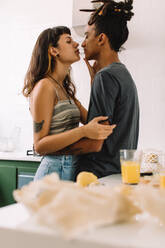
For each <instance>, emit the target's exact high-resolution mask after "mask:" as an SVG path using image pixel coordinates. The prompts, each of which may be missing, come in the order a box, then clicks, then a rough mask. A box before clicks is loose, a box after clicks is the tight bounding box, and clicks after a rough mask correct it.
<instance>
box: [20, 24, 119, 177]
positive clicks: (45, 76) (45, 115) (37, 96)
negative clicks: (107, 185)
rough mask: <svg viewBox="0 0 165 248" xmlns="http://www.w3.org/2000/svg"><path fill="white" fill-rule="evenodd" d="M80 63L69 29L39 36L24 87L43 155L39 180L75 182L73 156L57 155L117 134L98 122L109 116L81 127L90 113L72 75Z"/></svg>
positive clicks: (37, 147) (37, 148)
mask: <svg viewBox="0 0 165 248" xmlns="http://www.w3.org/2000/svg"><path fill="white" fill-rule="evenodd" d="M78 60H80V56H79V50H78V43H77V42H75V41H74V40H73V39H72V37H71V32H70V30H69V29H68V28H67V27H63V26H58V27H55V28H49V29H46V30H45V31H43V32H42V33H41V34H40V36H39V37H38V40H37V42H36V44H35V47H34V50H33V53H32V58H31V62H30V66H29V69H28V71H27V74H26V77H25V81H24V88H23V94H24V96H25V97H29V98H30V112H31V115H32V118H33V124H34V131H33V139H34V150H35V151H36V152H37V153H39V154H40V155H43V159H42V161H41V164H40V166H39V169H38V170H37V173H36V176H35V180H36V179H40V178H42V177H43V176H45V175H46V174H49V173H52V172H57V173H58V174H59V176H60V178H61V179H63V180H73V179H74V170H75V168H74V167H72V156H71V155H54V154H55V153H56V154H58V152H59V151H61V150H63V149H64V148H66V147H68V146H69V145H71V144H73V143H75V142H77V141H79V140H80V139H82V138H84V137H87V138H89V139H93V140H94V142H95V143H96V141H95V140H98V144H99V140H103V139H106V138H107V137H108V136H109V135H110V134H111V133H112V131H113V128H114V126H110V125H101V124H99V123H98V122H99V121H101V120H105V119H106V117H97V118H95V119H94V120H92V121H91V122H89V123H88V124H86V125H84V126H81V127H78V125H79V122H81V123H83V124H85V123H86V119H87V111H86V109H85V108H84V107H83V106H82V105H81V104H80V102H79V101H78V100H77V99H76V97H75V87H74V85H73V83H72V82H71V79H70V76H69V71H70V66H71V64H72V63H74V62H76V61H78ZM95 149H96V150H97V149H98V148H96V147H95ZM89 152H90V151H89ZM59 154H60V152H59Z"/></svg>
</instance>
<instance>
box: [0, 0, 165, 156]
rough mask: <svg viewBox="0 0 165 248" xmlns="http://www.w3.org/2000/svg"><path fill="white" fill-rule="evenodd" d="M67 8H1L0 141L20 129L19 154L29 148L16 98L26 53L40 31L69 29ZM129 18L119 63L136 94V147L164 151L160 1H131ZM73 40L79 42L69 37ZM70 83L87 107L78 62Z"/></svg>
mask: <svg viewBox="0 0 165 248" xmlns="http://www.w3.org/2000/svg"><path fill="white" fill-rule="evenodd" d="M79 1H80V0H79ZM82 1H83V0H82ZM71 3H72V1H71V0H63V1H55V0H47V1H46V2H45V1H41V0H36V1H32V0H29V1H28V2H24V1H21V0H15V1H13V2H12V1H9V0H6V1H1V2H0V31H1V39H0V55H1V59H0V68H1V86H0V87H1V91H0V106H1V108H0V116H1V121H0V136H9V135H10V134H11V133H12V129H13V128H14V126H20V127H21V137H20V144H19V149H20V150H22V151H25V150H26V149H29V148H31V147H32V120H31V116H30V114H29V111H28V102H27V101H26V100H25V99H24V97H23V96H21V94H20V91H21V89H22V85H23V79H24V75H25V72H26V70H27V67H28V64H29V60H30V56H31V52H32V49H33V46H34V43H35V41H36V38H37V37H38V35H39V33H40V32H41V31H42V30H43V29H45V28H47V27H52V26H54V25H68V26H71V19H72V18H71V14H72V4H71ZM64 6H65V7H64ZM134 12H135V16H134V17H133V19H132V21H131V22H130V23H129V28H130V37H129V40H128V42H127V43H126V45H125V48H126V50H125V51H123V52H121V54H120V59H121V61H122V62H123V63H125V64H126V65H127V67H128V69H129V70H130V72H131V74H132V76H133V78H134V79H135V82H136V85H137V88H138V92H139V99H140V108H141V121H140V139H139V147H140V148H157V149H164V150H165V132H164V126H165V110H164V106H165V97H164V92H165V84H164V79H165V70H164V68H165V59H164V54H165V31H164V29H163V23H164V19H165V17H164V13H165V3H164V2H163V1H161V7H160V5H158V3H157V1H155V0H145V1H143V0H135V1H134ZM61 13H62V14H61ZM73 35H74V36H75V38H76V39H77V40H79V41H81V40H82V39H81V38H80V37H77V36H76V35H75V34H74V32H73ZM73 77H74V80H75V83H76V86H77V92H78V97H79V99H80V100H81V102H82V103H83V104H84V105H85V106H86V107H88V102H89V95H90V85H89V82H90V80H89V75H88V71H87V69H86V67H85V64H84V62H83V60H81V62H77V63H75V64H74V65H73Z"/></svg>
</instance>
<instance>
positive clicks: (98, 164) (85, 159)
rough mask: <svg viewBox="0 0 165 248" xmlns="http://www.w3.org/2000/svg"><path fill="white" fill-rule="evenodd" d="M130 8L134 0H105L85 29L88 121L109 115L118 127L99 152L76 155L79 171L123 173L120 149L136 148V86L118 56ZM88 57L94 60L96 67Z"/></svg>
mask: <svg viewBox="0 0 165 248" xmlns="http://www.w3.org/2000/svg"><path fill="white" fill-rule="evenodd" d="M101 2H103V1H101ZM131 9H132V0H128V1H125V2H115V1H109V2H107V1H105V3H104V4H103V5H102V6H101V7H100V8H99V9H98V10H96V11H95V12H94V13H93V14H92V15H91V17H90V20H89V22H88V26H87V28H86V31H85V40H84V41H83V43H82V47H83V48H84V53H85V62H86V64H87V66H88V69H89V72H90V75H91V82H92V89H91V96H90V104H89V110H88V121H90V120H92V119H93V118H94V117H96V116H100V115H103V116H109V123H110V124H116V128H115V129H114V132H113V134H111V135H110V136H109V138H108V139H106V140H105V141H104V143H103V146H102V149H101V151H100V152H95V153H89V154H85V155H79V156H75V158H74V165H76V166H77V168H78V170H77V174H78V173H79V172H81V171H90V172H93V173H94V174H95V175H96V176H98V177H103V176H107V175H111V174H115V173H120V171H121V170H120V155H119V151H120V149H136V148H137V143H138V134H139V102H138V95H137V89H136V86H135V83H134V81H133V79H132V77H131V75H130V73H129V71H128V70H127V68H126V67H125V65H124V64H122V63H121V62H120V60H119V57H118V51H119V50H120V49H121V47H122V45H123V44H124V43H125V41H126V40H127V38H128V28H127V21H128V20H130V19H131V17H132V15H133V13H132V12H131ZM88 60H95V63H94V66H93V67H92V66H90V64H89V62H88ZM96 72H97V73H96ZM95 73H96V74H95Z"/></svg>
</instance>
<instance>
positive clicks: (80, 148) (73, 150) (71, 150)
mask: <svg viewBox="0 0 165 248" xmlns="http://www.w3.org/2000/svg"><path fill="white" fill-rule="evenodd" d="M103 142H104V140H93V139H88V138H83V139H81V140H79V141H78V142H76V143H74V144H72V145H70V146H67V147H65V148H64V149H62V150H60V151H57V152H56V153H53V154H54V155H80V154H85V153H90V152H99V151H100V150H101V148H102V145H103Z"/></svg>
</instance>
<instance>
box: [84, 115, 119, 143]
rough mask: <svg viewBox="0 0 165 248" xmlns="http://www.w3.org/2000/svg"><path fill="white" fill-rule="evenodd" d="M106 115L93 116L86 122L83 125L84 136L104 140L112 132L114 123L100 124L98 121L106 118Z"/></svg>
mask: <svg viewBox="0 0 165 248" xmlns="http://www.w3.org/2000/svg"><path fill="white" fill-rule="evenodd" d="M106 119H107V117H106V116H99V117H96V118H94V119H93V120H92V121H90V122H89V123H88V124H86V125H84V126H83V129H84V136H85V137H87V138H89V139H97V140H104V139H106V138H107V137H108V136H109V135H110V134H111V133H112V132H113V129H114V128H115V127H116V125H102V124H99V123H98V122H99V121H101V120H106Z"/></svg>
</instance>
